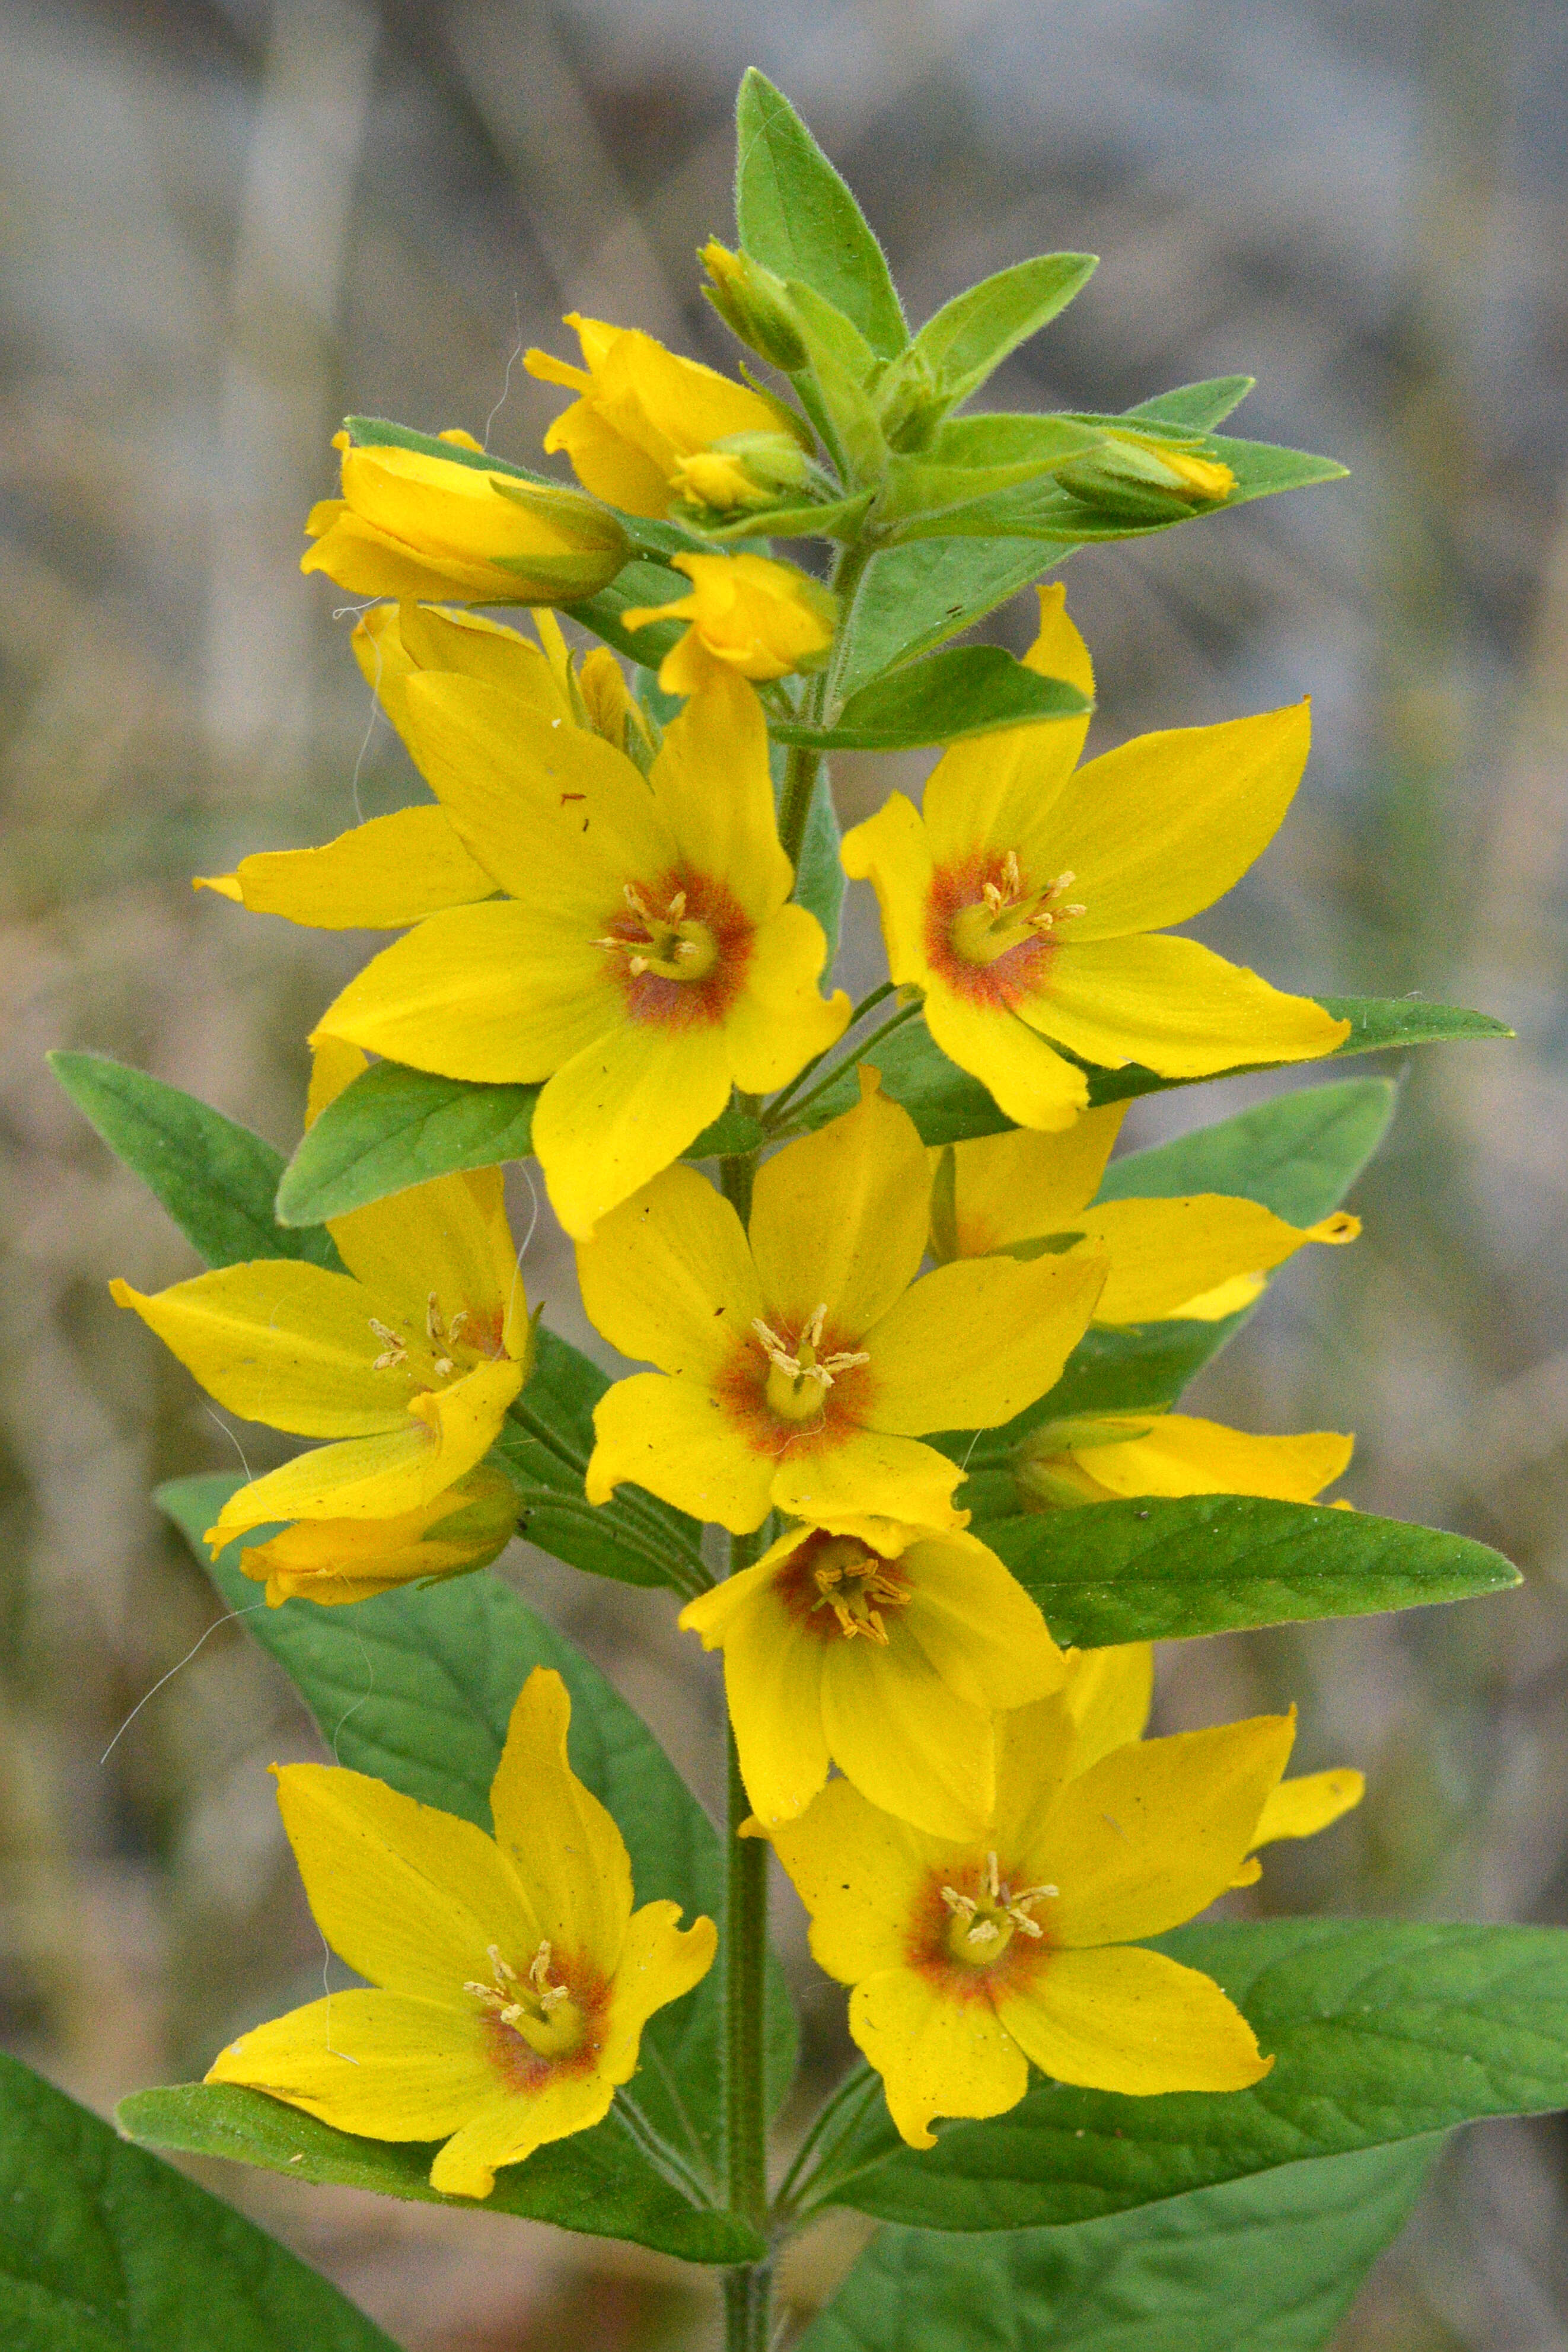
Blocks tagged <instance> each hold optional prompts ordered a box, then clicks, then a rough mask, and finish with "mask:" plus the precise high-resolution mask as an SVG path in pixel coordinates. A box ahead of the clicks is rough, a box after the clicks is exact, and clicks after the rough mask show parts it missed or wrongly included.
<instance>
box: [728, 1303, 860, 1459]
mask: <svg viewBox="0 0 1568 2352" xmlns="http://www.w3.org/2000/svg"><path fill="white" fill-rule="evenodd" d="M855 1337H856V1335H854V1334H840V1333H838V1332H836V1331H834V1330H833V1329H832V1328H829V1327H828V1324H827V1309H826V1307H825V1306H824V1307H816V1309H815V1310H814V1312H813V1313H812V1314H810V1315H808V1316H805V1317H801V1316H798V1315H796V1316H793V1317H792V1316H787V1315H784V1316H780V1317H779V1318H777V1320H776V1321H774V1322H765V1321H763V1318H761V1317H759V1318H757V1320H756V1322H755V1323H754V1324H753V1325H752V1330H751V1332H750V1333H749V1335H748V1336H747V1337H746V1338H745V1339H742V1340H740V1341H739V1342H738V1343H737V1345H736V1349H735V1352H734V1355H733V1356H732V1358H731V1361H730V1363H729V1365H728V1367H727V1368H726V1370H724V1372H723V1373H721V1376H720V1378H719V1380H718V1381H717V1382H716V1383H715V1386H716V1388H717V1391H718V1394H719V1399H720V1402H721V1404H722V1405H723V1406H724V1408H725V1410H726V1412H728V1413H729V1416H730V1418H731V1421H732V1422H734V1423H737V1424H738V1425H739V1427H740V1428H741V1430H742V1432H743V1433H744V1435H745V1437H746V1439H747V1441H748V1443H749V1444H750V1445H751V1446H752V1451H753V1452H754V1453H757V1454H771V1455H773V1456H775V1457H776V1456H779V1455H782V1454H786V1453H789V1452H790V1451H792V1450H795V1449H801V1450H804V1449H806V1448H809V1449H810V1450H811V1451H812V1452H820V1451H822V1450H823V1449H824V1448H826V1447H828V1446H832V1445H837V1444H842V1443H843V1442H844V1440H845V1439H846V1438H847V1437H849V1436H851V1435H852V1434H853V1433H854V1432H855V1431H856V1430H857V1429H858V1428H860V1427H861V1426H862V1425H863V1423H864V1420H865V1408H866V1403H867V1400H868V1393H869V1391H868V1366H869V1363H870V1358H869V1357H868V1355H867V1353H866V1351H865V1349H863V1348H858V1347H856V1345H855Z"/></svg>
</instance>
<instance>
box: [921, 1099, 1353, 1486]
mask: <svg viewBox="0 0 1568 2352" xmlns="http://www.w3.org/2000/svg"><path fill="white" fill-rule="evenodd" d="M1125 1112H1126V1105H1125V1104H1124V1103H1108V1104H1106V1105H1104V1106H1103V1108H1100V1109H1099V1110H1091V1111H1086V1112H1084V1114H1083V1115H1082V1117H1081V1118H1078V1119H1077V1120H1075V1122H1074V1123H1073V1125H1072V1126H1071V1127H1070V1128H1068V1129H1066V1130H1065V1131H1062V1132H1058V1133H1054V1134H1052V1133H1041V1132H1040V1131H1038V1130H1037V1129H1028V1128H1014V1129H1011V1130H1010V1131H1009V1132H1008V1133H1006V1134H1005V1135H984V1136H979V1137H977V1138H975V1139H973V1140H972V1141H970V1142H967V1143H959V1144H949V1145H948V1146H947V1147H946V1150H945V1151H941V1152H933V1154H932V1156H931V1157H932V1165H933V1168H934V1171H935V1180H936V1181H935V1183H934V1186H933V1189H932V1198H931V1207H932V1215H931V1248H932V1250H933V1251H934V1253H935V1255H937V1256H938V1257H939V1258H952V1257H979V1256H984V1255H989V1254H990V1253H992V1252H994V1251H1006V1252H1008V1253H1009V1254H1010V1255H1017V1256H1028V1255H1033V1254H1034V1250H1035V1248H1036V1247H1037V1245H1038V1244H1041V1243H1043V1242H1046V1241H1050V1242H1052V1243H1054V1244H1060V1243H1062V1242H1063V1241H1065V1240H1067V1239H1069V1238H1070V1237H1071V1236H1072V1235H1074V1234H1077V1235H1079V1236H1081V1240H1080V1241H1079V1243H1078V1244H1077V1246H1079V1247H1083V1248H1088V1249H1092V1250H1096V1251H1099V1252H1100V1253H1101V1254H1102V1255H1104V1256H1105V1257H1107V1258H1108V1259H1109V1260H1110V1273H1109V1274H1108V1275H1107V1276H1106V1282H1105V1288H1104V1289H1103V1290H1102V1291H1101V1292H1100V1304H1099V1306H1098V1307H1096V1308H1095V1310H1094V1319H1095V1321H1096V1322H1097V1323H1123V1324H1124V1323H1149V1322H1156V1321H1159V1320H1161V1319H1163V1318H1165V1317H1167V1316H1186V1315H1188V1314H1190V1313H1191V1312H1192V1309H1193V1307H1194V1304H1195V1305H1197V1306H1198V1307H1201V1308H1202V1309H1203V1311H1204V1313H1205V1315H1208V1314H1212V1313H1213V1312H1215V1308H1216V1307H1217V1311H1218V1312H1219V1313H1222V1314H1223V1313H1228V1312H1230V1311H1232V1310H1231V1308H1230V1307H1229V1306H1227V1305H1226V1303H1225V1300H1224V1299H1222V1298H1219V1297H1216V1294H1217V1293H1218V1292H1219V1291H1220V1288H1221V1286H1222V1285H1223V1286H1228V1285H1230V1284H1232V1283H1234V1282H1237V1281H1238V1280H1239V1281H1242V1282H1243V1283H1244V1287H1243V1288H1242V1289H1241V1290H1240V1291H1239V1292H1238V1293H1237V1296H1236V1299H1235V1304H1236V1305H1237V1306H1246V1305H1247V1304H1249V1303H1250V1299H1251V1298H1252V1297H1255V1296H1256V1291H1257V1287H1260V1286H1261V1285H1260V1283H1259V1284H1258V1285H1257V1286H1254V1285H1253V1284H1252V1282H1251V1281H1250V1280H1249V1279H1248V1278H1249V1277H1251V1276H1263V1275H1265V1274H1267V1273H1268V1272H1270V1271H1272V1269H1273V1268H1274V1267H1275V1266H1277V1265H1283V1264H1284V1262H1285V1260H1286V1259H1287V1258H1288V1257H1290V1256H1292V1255H1294V1253H1295V1252H1296V1251H1297V1250H1299V1249H1300V1248H1302V1247H1303V1246H1304V1245H1305V1244H1307V1243H1308V1242H1319V1243H1326V1244H1331V1245H1334V1246H1337V1245H1339V1244H1342V1243H1345V1242H1351V1241H1353V1240H1354V1239H1355V1237H1356V1235H1357V1234H1359V1233H1360V1231H1361V1221H1360V1219H1359V1218H1357V1217H1352V1216H1351V1215H1349V1214H1348V1213H1345V1212H1344V1211H1342V1210H1340V1211H1336V1212H1335V1213H1334V1214H1333V1215H1331V1216H1328V1217H1324V1218H1322V1219H1321V1220H1320V1222H1319V1223H1317V1224H1315V1225H1292V1224H1288V1223H1286V1222H1285V1220H1284V1219H1283V1218H1282V1217H1277V1216H1275V1215H1274V1213H1273V1212H1272V1211H1271V1210H1268V1209H1266V1208H1264V1207H1263V1206H1262V1204H1261V1202H1257V1201H1247V1200H1237V1199H1232V1198H1230V1197H1228V1196H1227V1195H1226V1194H1225V1193H1221V1192H1197V1193H1190V1194H1187V1195H1185V1196H1184V1197H1181V1198H1178V1199H1173V1200H1128V1201H1104V1202H1100V1203H1099V1204H1098V1205H1094V1206H1091V1205H1090V1204H1091V1203H1092V1202H1093V1201H1094V1195H1095V1192H1097V1190H1098V1189H1099V1186H1100V1179H1101V1177H1102V1176H1103V1175H1104V1173H1105V1166H1106V1162H1107V1160H1109V1159H1110V1150H1111V1146H1112V1145H1113V1144H1114V1143H1115V1141H1116V1136H1117V1131H1118V1129H1120V1127H1121V1121H1122V1118H1123V1117H1124V1115H1125ZM1336 1475H1337V1474H1336Z"/></svg>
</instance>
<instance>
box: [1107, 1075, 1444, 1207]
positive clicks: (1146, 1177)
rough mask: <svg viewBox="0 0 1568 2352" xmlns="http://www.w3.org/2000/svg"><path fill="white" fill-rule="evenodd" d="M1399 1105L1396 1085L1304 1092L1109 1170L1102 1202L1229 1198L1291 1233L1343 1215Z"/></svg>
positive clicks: (1354, 1082)
mask: <svg viewBox="0 0 1568 2352" xmlns="http://www.w3.org/2000/svg"><path fill="white" fill-rule="evenodd" d="M1397 1100H1398V1088H1397V1087H1395V1086H1394V1081H1393V1080H1392V1079H1391V1078H1342V1079H1340V1080H1339V1081H1338V1083H1337V1084H1334V1083H1331V1084H1330V1085H1328V1086H1304V1087H1294V1088H1292V1089H1291V1091H1290V1092H1289V1094H1283V1095H1276V1096H1275V1097H1274V1099H1273V1100H1272V1101H1271V1102H1266V1103H1258V1105H1256V1107H1255V1108H1253V1109H1251V1110H1244V1111H1238V1112H1237V1114H1236V1116H1235V1118H1224V1119H1221V1120H1219V1121H1218V1122H1217V1124H1216V1125H1215V1126H1213V1127H1200V1128H1195V1129H1194V1130H1193V1132H1192V1133H1191V1134H1190V1135H1178V1136H1176V1137H1174V1138H1173V1140H1172V1141H1171V1142H1169V1143H1156V1144H1154V1145H1152V1146H1151V1147H1150V1149H1149V1150H1145V1151H1129V1152H1125V1153H1123V1155H1122V1156H1121V1158H1120V1159H1117V1160H1112V1161H1111V1162H1110V1167H1109V1168H1107V1170H1106V1171H1105V1175H1104V1178H1103V1179H1102V1181H1101V1183H1100V1192H1099V1193H1098V1195H1097V1196H1096V1197H1097V1198H1098V1199H1100V1200H1101V1201H1131V1200H1138V1201H1175V1200H1180V1199H1182V1198H1183V1196H1184V1195H1186V1194H1191V1193H1194V1192H1224V1193H1226V1194H1228V1195H1229V1196H1230V1197H1231V1198H1232V1199H1239V1200H1244V1201H1257V1202H1260V1203H1261V1204H1262V1206H1263V1207H1264V1208H1266V1209H1272V1210H1273V1212H1274V1213H1275V1215H1276V1216H1277V1217H1283V1218H1284V1219H1285V1221H1286V1223H1288V1224H1292V1225H1312V1224H1316V1223H1318V1221H1319V1219H1320V1218H1321V1217H1326V1216H1327V1215H1328V1214H1329V1213H1330V1211H1331V1209H1337V1208H1338V1207H1339V1205H1340V1203H1341V1202H1342V1200H1343V1199H1344V1197H1345V1194H1346V1193H1347V1192H1349V1190H1350V1188H1351V1186H1352V1183H1353V1182H1354V1181H1355V1180H1356V1178H1357V1177H1358V1176H1359V1175H1360V1173H1361V1171H1362V1170H1363V1168H1364V1167H1365V1166H1366V1163H1367V1161H1368V1160H1370V1159H1371V1158H1372V1156H1373V1152H1374V1151H1375V1150H1377V1148H1378V1145H1379V1144H1380V1143H1381V1142H1382V1141H1383V1139H1384V1136H1385V1135H1386V1134H1387V1132H1388V1123H1389V1121H1390V1119H1391V1118H1393V1117H1394V1104H1395V1102H1396V1101H1397Z"/></svg>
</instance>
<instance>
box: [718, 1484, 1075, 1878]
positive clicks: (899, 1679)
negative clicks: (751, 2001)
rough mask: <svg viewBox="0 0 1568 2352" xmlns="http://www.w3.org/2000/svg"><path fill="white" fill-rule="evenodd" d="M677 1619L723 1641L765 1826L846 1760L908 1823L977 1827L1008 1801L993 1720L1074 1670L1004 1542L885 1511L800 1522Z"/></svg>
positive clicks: (790, 1814)
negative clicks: (999, 1800)
mask: <svg viewBox="0 0 1568 2352" xmlns="http://www.w3.org/2000/svg"><path fill="white" fill-rule="evenodd" d="M680 1623H681V1625H682V1626H683V1627H684V1628H685V1629H686V1631H687V1632H689V1633H698V1634H700V1636H701V1639H702V1644H703V1647H704V1648H705V1649H709V1650H713V1649H721V1650H722V1651H723V1654H724V1688H725V1693H726V1696H727V1698H728V1702H729V1708H730V1717H731V1722H732V1724H733V1725H734V1729H735V1740H736V1745H737V1747H738V1748H739V1751H740V1759H741V1771H742V1776H743V1778H744V1780H745V1783H746V1793H747V1795H748V1796H749V1797H750V1799H751V1801H752V1807H753V1809H754V1811H755V1813H756V1815H757V1818H758V1820H759V1821H760V1822H761V1823H762V1824H763V1827H764V1828H772V1827H773V1825H774V1824H776V1823H777V1822H785V1821H793V1820H794V1819H795V1816H796V1815H797V1814H799V1813H801V1812H803V1811H805V1807H806V1806H807V1805H808V1804H809V1803H810V1802H811V1800H812V1799H813V1798H814V1797H815V1796H816V1794H817V1792H818V1790H820V1789H821V1788H822V1787H823V1785H824V1784H825V1782H826V1779H827V1771H828V1766H829V1764H830V1763H835V1764H837V1766H838V1769H840V1771H842V1772H843V1773H844V1774H845V1775H846V1776H847V1779H849V1780H852V1781H853V1782H854V1784H855V1786H856V1787H857V1788H858V1789H859V1790H861V1791H862V1793H863V1794H864V1795H866V1796H867V1797H868V1798H869V1799H870V1800H871V1801H872V1802H873V1803H874V1804H877V1805H879V1806H881V1807H882V1808H883V1809H884V1810H885V1811H888V1812H891V1813H896V1814H897V1815H898V1816H899V1817H900V1820H903V1821H910V1822H915V1823H916V1824H917V1825H918V1826H919V1827H920V1828H921V1829H924V1830H930V1831H931V1832H934V1833H936V1834H938V1835H946V1836H956V1837H966V1836H967V1837H978V1836H980V1835H981V1834H982V1833H983V1832H984V1827H985V1824H986V1822H987V1821H988V1820H989V1819H990V1816H991V1811H992V1807H993V1804H994V1800H995V1742H994V1735H993V1718H994V1714H995V1713H996V1712H998V1711H1000V1710H1002V1709H1005V1708H1007V1707H1016V1706H1025V1705H1026V1704H1027V1703H1028V1701H1030V1700H1031V1699H1037V1698H1043V1697H1045V1696H1047V1693H1049V1692H1050V1691H1053V1690H1055V1689H1057V1688H1058V1687H1059V1685H1060V1684H1061V1682H1062V1679H1063V1673H1064V1669H1063V1664H1062V1657H1061V1653H1060V1651H1059V1650H1058V1648H1057V1645H1056V1643H1054V1642H1053V1641H1052V1639H1051V1636H1050V1633H1049V1632H1048V1630H1047V1625H1046V1621H1045V1619H1044V1618H1043V1617H1042V1616H1041V1614H1040V1612H1039V1610H1038V1609H1037V1607H1036V1605H1035V1603H1034V1601H1032V1600H1031V1599H1030V1598H1029V1595H1028V1594H1027V1593H1026V1591H1024V1588H1023V1586H1022V1585H1021V1584H1019V1583H1018V1582H1017V1580H1016V1579H1015V1578H1014V1577H1013V1576H1011V1575H1010V1574H1009V1573H1008V1571H1007V1570H1006V1569H1005V1567H1004V1566H1003V1564H1002V1562H1001V1561H1000V1560H999V1559H997V1557H996V1555H995V1553H994V1552H993V1551H990V1550H988V1549H986V1547H985V1545H984V1544H983V1543H980V1542H979V1541H978V1540H977V1539H976V1538H974V1537H973V1536H971V1535H965V1534H963V1533H959V1532H955V1531H952V1530H951V1529H944V1530H942V1531H939V1532H932V1531H931V1530H930V1529H928V1528H911V1527H904V1526H900V1525H898V1524H897V1523H895V1522H892V1521H889V1520H885V1519H875V1518H872V1519H860V1520H857V1521H847V1520H840V1521H837V1522H835V1524H834V1525H833V1526H831V1527H821V1526H816V1527H798V1528H791V1529H789V1530H788V1532H787V1533H786V1534H784V1535H783V1536H781V1537H780V1538H779V1539H778V1541H777V1542H776V1543H775V1544H773V1545H772V1546H770V1548H769V1549H768V1550H767V1551H765V1552H764V1553H763V1557H762V1559H760V1560H758V1561H757V1562H756V1564H755V1565H754V1566H753V1567H752V1568H748V1569H743V1570H741V1572H740V1573H739V1574H738V1575H735V1576H731V1577H730V1578H728V1579H727V1580H725V1581H724V1582H723V1583H722V1584H719V1585H716V1586H715V1587H714V1588H713V1590H712V1591H710V1592H705V1593H703V1594H702V1595H701V1596H700V1598H699V1599H698V1600H696V1601H689V1603H688V1604H687V1606H686V1608H685V1609H684V1610H682V1612H681V1614H680Z"/></svg>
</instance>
